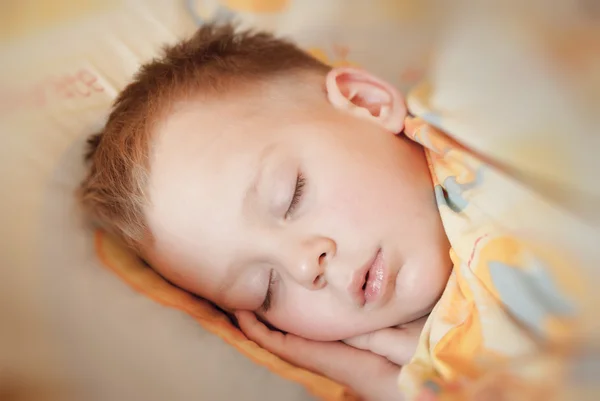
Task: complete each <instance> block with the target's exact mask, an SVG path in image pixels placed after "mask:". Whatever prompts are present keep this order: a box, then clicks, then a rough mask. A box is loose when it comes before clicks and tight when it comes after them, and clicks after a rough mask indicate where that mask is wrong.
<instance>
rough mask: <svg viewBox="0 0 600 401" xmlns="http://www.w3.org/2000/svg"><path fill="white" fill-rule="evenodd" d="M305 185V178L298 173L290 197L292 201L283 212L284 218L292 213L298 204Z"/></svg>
mask: <svg viewBox="0 0 600 401" xmlns="http://www.w3.org/2000/svg"><path fill="white" fill-rule="evenodd" d="M305 185H306V179H305V178H304V175H303V174H302V173H298V176H297V178H296V188H295V189H294V196H293V197H292V201H291V202H290V207H289V208H288V210H287V212H285V218H286V219H288V218H290V216H291V215H292V213H294V211H295V210H296V208H297V207H298V204H299V203H300V201H301V200H302V195H303V194H304V186H305Z"/></svg>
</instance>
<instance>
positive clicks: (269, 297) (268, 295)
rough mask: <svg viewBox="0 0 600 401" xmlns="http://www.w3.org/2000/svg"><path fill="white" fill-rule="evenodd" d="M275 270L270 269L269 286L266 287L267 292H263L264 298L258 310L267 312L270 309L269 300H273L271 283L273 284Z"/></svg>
mask: <svg viewBox="0 0 600 401" xmlns="http://www.w3.org/2000/svg"><path fill="white" fill-rule="evenodd" d="M274 273H275V271H274V270H271V272H270V273H269V286H268V287H267V293H266V294H265V300H264V301H263V303H262V305H261V306H260V310H261V311H262V312H263V313H267V312H268V311H269V309H271V302H272V300H273V285H274V284H275V274H274Z"/></svg>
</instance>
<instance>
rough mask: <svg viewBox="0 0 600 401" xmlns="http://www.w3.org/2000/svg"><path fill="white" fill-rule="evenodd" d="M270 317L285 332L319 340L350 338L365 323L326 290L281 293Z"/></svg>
mask: <svg viewBox="0 0 600 401" xmlns="http://www.w3.org/2000/svg"><path fill="white" fill-rule="evenodd" d="M284 297H285V299H283V298H284ZM267 320H268V321H269V323H271V324H272V325H273V326H275V327H277V328H278V329H280V330H282V331H285V332H287V333H291V334H295V335H297V336H300V337H303V338H307V339H310V340H316V341H337V340H341V339H344V338H348V337H351V336H353V335H355V333H356V330H357V328H358V329H361V327H359V325H361V324H362V323H363V322H364V320H363V319H362V317H361V316H360V315H359V314H358V313H357V312H356V311H352V310H348V309H347V308H346V307H345V306H344V305H341V304H340V303H339V302H337V301H336V299H335V298H333V297H332V296H331V295H330V294H328V293H327V292H325V291H323V292H313V291H308V290H300V289H299V290H297V291H288V292H286V294H282V296H280V298H279V299H278V300H277V305H274V307H273V308H272V309H271V311H270V312H269V314H268V316H267Z"/></svg>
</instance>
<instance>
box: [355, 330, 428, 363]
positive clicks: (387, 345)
mask: <svg viewBox="0 0 600 401" xmlns="http://www.w3.org/2000/svg"><path fill="white" fill-rule="evenodd" d="M417 341H418V336H416V335H415V334H414V333H413V332H412V331H410V330H401V329H394V328H387V329H382V330H377V331H373V332H370V333H367V334H363V335H360V336H356V337H352V338H349V339H346V340H344V342H345V343H346V344H348V345H351V346H353V347H355V348H358V349H363V350H368V351H371V352H374V353H376V354H378V355H381V356H384V357H386V358H387V359H388V360H389V361H391V362H393V363H395V364H397V365H400V366H402V365H406V364H407V363H408V362H409V361H410V359H411V358H412V356H413V354H414V352H415V350H416V347H417Z"/></svg>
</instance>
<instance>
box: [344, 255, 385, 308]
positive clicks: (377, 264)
mask: <svg viewBox="0 0 600 401" xmlns="http://www.w3.org/2000/svg"><path fill="white" fill-rule="evenodd" d="M367 273H368V274H369V277H368V278H367ZM386 278H387V269H386V266H385V263H384V260H383V252H382V250H381V248H379V249H378V250H377V252H375V254H374V255H373V257H372V258H371V259H369V261H368V262H367V263H365V265H363V267H361V268H360V269H359V270H358V271H356V272H355V273H354V276H353V277H352V282H351V284H350V286H349V287H348V291H349V292H350V295H351V296H352V299H354V300H355V301H356V302H357V303H358V305H360V306H365V305H366V304H371V303H374V302H376V301H377V300H379V299H381V297H382V295H383V292H384V290H385V285H384V284H385V282H386ZM365 280H366V286H365V288H364V289H363V285H364V284H365Z"/></svg>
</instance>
